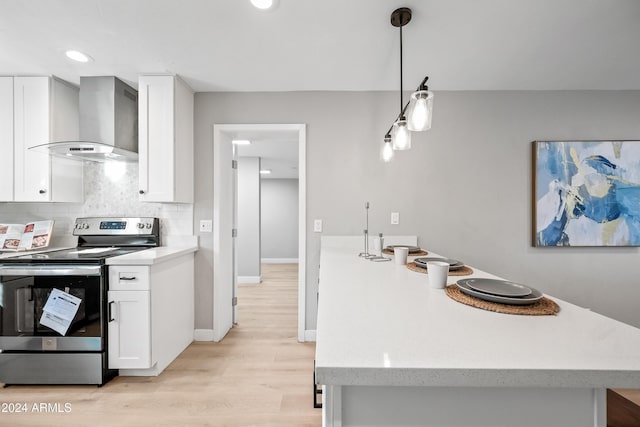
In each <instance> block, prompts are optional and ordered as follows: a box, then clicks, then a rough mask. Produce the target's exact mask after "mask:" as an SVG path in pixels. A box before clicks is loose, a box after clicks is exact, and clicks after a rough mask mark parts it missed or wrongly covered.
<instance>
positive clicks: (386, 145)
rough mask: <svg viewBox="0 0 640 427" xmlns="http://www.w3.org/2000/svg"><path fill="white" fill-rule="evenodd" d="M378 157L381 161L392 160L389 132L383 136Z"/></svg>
mask: <svg viewBox="0 0 640 427" xmlns="http://www.w3.org/2000/svg"><path fill="white" fill-rule="evenodd" d="M380 158H381V159H382V161H383V162H390V161H391V160H393V144H392V143H391V135H390V134H386V135H385V136H384V142H383V143H382V150H381V151H380Z"/></svg>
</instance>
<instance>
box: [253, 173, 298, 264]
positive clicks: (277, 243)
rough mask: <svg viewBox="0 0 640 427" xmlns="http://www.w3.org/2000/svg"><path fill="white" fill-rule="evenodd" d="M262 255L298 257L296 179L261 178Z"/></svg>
mask: <svg viewBox="0 0 640 427" xmlns="http://www.w3.org/2000/svg"><path fill="white" fill-rule="evenodd" d="M261 198H262V201H261V206H262V208H261V219H260V221H261V224H262V225H261V233H262V254H261V256H262V259H269V258H298V180H297V179H263V180H262V188H261Z"/></svg>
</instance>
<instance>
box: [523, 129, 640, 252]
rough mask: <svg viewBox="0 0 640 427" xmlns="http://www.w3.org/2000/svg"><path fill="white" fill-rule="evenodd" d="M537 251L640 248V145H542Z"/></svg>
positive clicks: (537, 154) (538, 146)
mask: <svg viewBox="0 0 640 427" xmlns="http://www.w3.org/2000/svg"><path fill="white" fill-rule="evenodd" d="M533 151H534V152H533V159H534V165H533V172H534V179H533V182H534V203H533V205H534V212H533V222H534V224H533V227H534V230H533V231H534V232H533V234H534V236H533V245H534V246H640V141H536V142H534V144H533Z"/></svg>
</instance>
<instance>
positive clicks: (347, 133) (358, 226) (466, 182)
mask: <svg viewBox="0 0 640 427" xmlns="http://www.w3.org/2000/svg"><path fill="white" fill-rule="evenodd" d="M433 89H436V88H435V86H434V87H433ZM397 95H398V94H397V93H392V92H373V93H369V92H289V93H260V94H256V93H198V94H196V98H195V102H196V103H195V106H196V108H195V110H196V117H195V127H196V129H195V142H196V203H195V206H194V210H195V218H196V220H199V219H203V218H210V217H211V212H212V210H213V198H212V194H211V193H212V187H213V185H212V183H213V172H212V170H211V163H212V158H213V153H212V127H213V124H214V123H306V124H307V224H309V227H308V229H307V277H306V280H307V285H306V286H307V289H306V291H307V304H306V310H307V319H306V329H315V326H316V321H315V312H316V290H317V283H318V271H317V268H318V263H319V244H320V235H319V234H318V233H313V231H312V225H313V219H316V218H321V219H323V220H324V233H325V234H336V235H360V233H361V232H362V229H363V226H364V223H363V222H364V219H363V216H364V214H363V203H364V202H365V201H370V202H371V210H370V227H369V228H370V230H371V232H372V233H378V232H383V233H385V234H388V235H391V234H394V235H404V234H417V235H418V236H419V242H420V244H421V245H422V246H423V247H425V248H428V249H431V250H433V251H435V252H438V253H440V254H442V255H445V256H450V257H455V258H458V259H461V260H463V261H465V262H467V263H469V264H472V265H475V266H477V267H478V268H481V269H483V270H487V271H490V272H492V273H495V274H497V275H500V276H503V277H505V278H508V279H510V280H514V281H519V282H524V283H527V284H530V285H531V286H534V287H537V288H539V289H540V290H542V291H544V292H548V293H549V294H551V295H554V296H557V297H559V298H563V299H565V300H568V301H571V302H574V303H576V304H579V305H581V306H584V307H589V308H591V309H593V310H594V311H597V312H600V313H603V314H605V315H607V316H611V317H613V318H616V319H619V320H622V321H624V322H627V323H630V324H633V325H635V326H639V327H640V310H638V307H637V305H638V301H640V286H638V279H637V277H638V274H639V273H640V270H638V268H639V267H638V259H639V258H638V254H639V252H640V250H639V249H638V248H533V247H531V245H530V243H531V210H532V206H531V204H532V196H531V184H532V183H531V141H534V140H553V139H640V120H638V117H640V91H573V92H567V91H531V92H519V91H504V92H436V93H435V96H436V97H435V104H434V114H433V128H432V129H431V130H430V131H428V132H425V133H420V134H414V141H413V149H412V150H411V151H408V152H400V153H397V156H396V159H395V160H394V161H393V162H392V163H390V164H383V163H381V162H380V161H379V151H378V149H379V148H380V145H381V143H382V138H383V136H384V133H385V132H386V131H387V128H388V127H389V126H390V124H391V121H392V120H393V119H394V118H395V116H396V115H397ZM398 183H400V185H399V186H398ZM392 211H395V212H400V225H396V226H392V225H390V223H389V222H390V221H389V216H390V213H391V212H392ZM196 222H197V221H196ZM201 245H202V246H203V250H201V251H199V252H198V257H197V258H196V286H197V289H196V292H197V294H198V295H199V298H198V300H197V301H196V304H197V306H196V312H197V318H196V327H198V328H211V327H212V313H211V307H212V282H213V281H212V279H211V276H210V268H211V259H212V257H213V255H212V252H211V250H210V248H211V247H212V239H211V236H201Z"/></svg>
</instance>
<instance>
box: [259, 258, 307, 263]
mask: <svg viewBox="0 0 640 427" xmlns="http://www.w3.org/2000/svg"><path fill="white" fill-rule="evenodd" d="M260 262H261V263H262V264H297V263H298V258H261V259H260Z"/></svg>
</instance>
